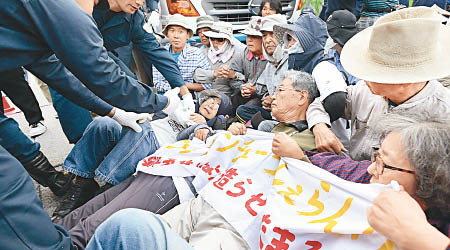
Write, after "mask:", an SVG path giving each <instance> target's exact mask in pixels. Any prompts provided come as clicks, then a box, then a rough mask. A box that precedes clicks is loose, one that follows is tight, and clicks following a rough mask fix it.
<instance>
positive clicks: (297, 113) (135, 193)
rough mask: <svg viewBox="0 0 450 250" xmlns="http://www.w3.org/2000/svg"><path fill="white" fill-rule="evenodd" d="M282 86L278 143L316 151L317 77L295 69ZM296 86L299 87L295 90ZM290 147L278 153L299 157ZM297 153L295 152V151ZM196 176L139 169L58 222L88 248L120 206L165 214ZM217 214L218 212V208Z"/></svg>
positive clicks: (277, 109)
mask: <svg viewBox="0 0 450 250" xmlns="http://www.w3.org/2000/svg"><path fill="white" fill-rule="evenodd" d="M291 79H292V80H291ZM280 86H281V87H280V89H279V92H278V93H279V94H277V97H278V96H279V97H280V100H278V102H277V101H275V106H276V107H275V108H274V111H273V112H274V115H275V116H276V117H278V118H279V119H280V120H282V121H284V123H282V124H280V125H279V126H278V127H277V128H275V129H274V130H273V131H272V132H273V133H279V132H285V133H287V134H285V133H279V134H277V135H276V136H275V138H274V142H276V143H278V144H284V143H286V142H287V140H288V139H292V138H293V140H294V141H293V143H294V144H298V145H299V146H300V147H303V148H305V149H308V150H312V151H314V150H315V145H314V137H313V136H312V134H311V132H310V131H309V130H308V129H307V124H306V121H305V113H306V109H307V108H308V105H309V103H310V102H311V101H312V100H313V99H314V98H315V97H316V96H317V95H318V92H317V89H316V88H315V87H314V86H315V83H314V80H313V79H312V77H311V76H310V75H309V74H307V73H304V72H298V71H292V72H288V73H287V74H286V80H285V81H283V83H282V85H280ZM294 88H295V90H293V89H294ZM236 124H238V125H236ZM236 124H232V125H231V127H230V128H229V131H230V132H232V133H233V134H242V133H245V127H243V125H242V124H240V123H236ZM211 129H213V128H209V129H208V128H199V129H197V131H196V133H195V136H196V137H198V138H199V139H203V138H204V137H205V136H206V135H207V134H208V133H210V131H211ZM202 131H203V132H204V133H206V135H205V134H203V132H202ZM288 134H289V135H291V136H292V138H290V137H289V136H288ZM289 143H292V141H290V142H289ZM297 147H298V146H297ZM290 148H294V147H284V146H283V147H280V146H277V147H276V148H275V149H274V152H275V151H276V152H277V154H278V155H280V156H287V157H295V155H291V154H292V151H290V150H289V149H290ZM297 153H298V152H295V154H297ZM193 178H194V177H185V178H182V177H170V176H155V175H150V174H145V173H142V172H139V173H138V174H137V176H131V177H129V178H128V179H126V180H125V181H123V182H121V183H119V184H118V185H116V186H114V187H112V188H110V189H108V190H106V191H105V192H104V193H102V194H100V195H98V196H97V197H95V198H94V199H92V200H90V201H89V202H87V203H86V204H85V205H83V206H81V207H79V208H78V209H76V210H74V211H73V212H71V213H70V214H68V215H67V216H66V217H65V218H64V219H62V220H60V221H58V223H59V224H61V225H63V226H64V227H65V228H66V229H67V230H69V234H70V236H71V238H72V240H73V241H74V242H75V244H76V245H77V246H78V247H79V248H84V247H85V246H86V244H87V242H88V241H89V239H90V238H91V237H92V235H93V234H94V231H95V229H96V228H97V227H98V226H99V225H100V224H101V223H102V222H103V221H105V220H106V219H107V218H108V217H109V216H111V215H112V214H113V213H115V212H117V211H119V210H120V209H124V208H140V209H144V210H148V211H152V212H155V213H159V214H163V213H165V212H166V211H168V210H170V209H171V208H173V207H174V206H176V205H178V204H180V203H181V202H184V201H186V200H188V199H189V198H186V197H189V196H188V195H186V193H191V192H192V193H196V191H195V188H194V187H193V185H192V180H193ZM163 194H164V195H163ZM214 213H215V214H217V212H215V211H214Z"/></svg>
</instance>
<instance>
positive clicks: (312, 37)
mask: <svg viewBox="0 0 450 250" xmlns="http://www.w3.org/2000/svg"><path fill="white" fill-rule="evenodd" d="M273 29H274V34H275V36H276V37H277V40H278V43H280V44H291V43H292V44H293V45H288V47H289V48H288V54H289V58H288V69H295V70H301V71H305V72H308V73H310V74H311V75H312V76H313V77H314V80H315V81H316V83H317V86H322V88H319V92H320V98H319V99H322V98H323V96H327V95H328V93H331V92H333V91H335V90H336V89H339V88H345V87H346V86H347V84H346V83H345V81H344V79H343V78H342V75H341V73H340V72H339V70H338V69H337V68H336V66H335V65H334V64H333V61H332V58H330V57H329V56H327V55H325V54H324V53H325V52H324V46H325V43H326V40H327V38H328V32H327V27H326V25H325V23H324V22H323V21H322V20H320V19H319V18H318V17H316V16H314V15H312V14H303V15H301V16H300V17H299V18H298V19H297V20H296V21H295V22H294V23H293V24H278V25H275V26H274V28H273ZM343 103H344V102H343ZM331 129H332V130H333V131H334V132H335V133H336V135H337V136H338V138H339V139H340V140H341V141H342V142H343V143H344V144H345V145H348V142H349V140H350V139H349V137H350V131H349V130H348V129H347V123H346V122H345V121H337V122H334V123H333V124H331Z"/></svg>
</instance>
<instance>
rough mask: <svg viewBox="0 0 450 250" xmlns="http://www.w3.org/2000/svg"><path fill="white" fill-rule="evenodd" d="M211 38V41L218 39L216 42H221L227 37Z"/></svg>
mask: <svg viewBox="0 0 450 250" xmlns="http://www.w3.org/2000/svg"><path fill="white" fill-rule="evenodd" d="M209 39H211V41H216V42H219V43H221V42H223V41H225V38H215V37H210V38H209Z"/></svg>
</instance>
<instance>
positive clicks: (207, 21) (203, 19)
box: [196, 15, 214, 30]
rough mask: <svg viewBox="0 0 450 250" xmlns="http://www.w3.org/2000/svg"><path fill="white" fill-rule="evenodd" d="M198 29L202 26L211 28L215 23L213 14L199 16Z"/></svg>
mask: <svg viewBox="0 0 450 250" xmlns="http://www.w3.org/2000/svg"><path fill="white" fill-rule="evenodd" d="M196 21H197V30H198V29H201V28H211V27H212V26H213V24H214V19H213V18H212V16H209V15H205V16H199V17H197V20H196Z"/></svg>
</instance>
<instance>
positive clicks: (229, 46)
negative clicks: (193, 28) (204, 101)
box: [194, 22, 244, 115]
mask: <svg viewBox="0 0 450 250" xmlns="http://www.w3.org/2000/svg"><path fill="white" fill-rule="evenodd" d="M203 35H204V36H206V37H207V38H208V41H209V42H210V44H211V45H212V46H210V47H209V49H208V51H207V58H208V61H209V63H210V65H211V69H202V68H198V69H197V70H196V71H195V73H194V80H195V81H196V82H198V83H203V84H208V83H212V88H213V89H216V90H218V91H220V92H221V93H224V94H225V95H227V96H226V97H225V98H226V99H225V100H224V101H225V102H226V103H230V105H231V100H230V98H229V96H230V95H231V94H232V93H233V88H232V87H231V86H230V80H229V79H228V78H224V73H223V69H224V68H226V67H228V66H229V65H230V63H231V62H232V61H233V60H236V58H237V57H238V56H239V53H241V52H242V49H243V46H244V45H243V44H242V43H241V42H239V41H238V40H237V39H236V38H234V36H233V25H232V24H231V23H226V22H216V23H214V24H213V27H212V30H211V31H206V32H204V33H203ZM227 114H229V115H231V114H232V112H231V107H230V108H229V109H228V110H227Z"/></svg>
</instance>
